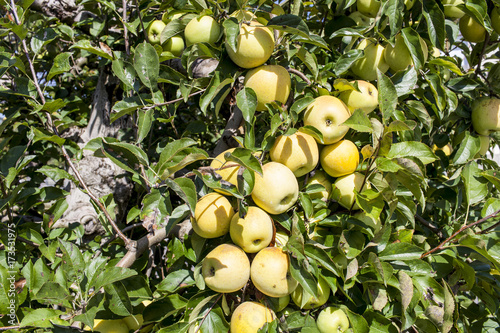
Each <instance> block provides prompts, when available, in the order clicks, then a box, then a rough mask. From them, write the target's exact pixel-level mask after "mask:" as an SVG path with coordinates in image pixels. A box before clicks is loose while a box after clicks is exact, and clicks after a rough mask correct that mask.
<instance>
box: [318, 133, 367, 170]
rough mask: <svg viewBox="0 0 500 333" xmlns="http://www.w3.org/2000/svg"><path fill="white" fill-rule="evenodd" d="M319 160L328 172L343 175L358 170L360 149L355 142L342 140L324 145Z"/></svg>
mask: <svg viewBox="0 0 500 333" xmlns="http://www.w3.org/2000/svg"><path fill="white" fill-rule="evenodd" d="M319 160H320V162H321V167H322V168H323V170H325V172H326V173H327V174H329V175H330V176H332V177H341V176H345V175H348V174H351V173H353V172H354V171H356V168H357V167H358V164H359V150H358V147H356V145H355V144H354V142H352V141H350V140H341V141H339V142H336V143H334V144H332V145H328V146H325V147H323V149H322V150H321V154H320V158H319Z"/></svg>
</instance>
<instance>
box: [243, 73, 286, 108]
mask: <svg viewBox="0 0 500 333" xmlns="http://www.w3.org/2000/svg"><path fill="white" fill-rule="evenodd" d="M243 84H244V85H245V87H247V88H252V89H253V91H254V92H255V95H256V96H257V111H264V110H266V103H271V102H273V101H277V102H279V103H281V104H285V103H286V101H287V99H288V95H290V89H291V87H292V81H291V80H290V74H289V73H288V71H287V70H286V69H285V68H284V67H282V66H280V65H263V66H260V67H257V68H254V69H252V70H250V71H248V73H247V75H246V76H245V81H244V83H243Z"/></svg>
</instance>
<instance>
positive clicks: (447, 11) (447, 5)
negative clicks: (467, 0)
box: [442, 0, 465, 19]
mask: <svg viewBox="0 0 500 333" xmlns="http://www.w3.org/2000/svg"><path fill="white" fill-rule="evenodd" d="M463 3H464V1H463V0H442V4H443V7H444V15H445V16H446V17H449V18H453V19H456V18H461V17H462V16H464V14H465V13H464V12H463V11H462V10H460V9H458V8H457V6H458V5H462V4H463Z"/></svg>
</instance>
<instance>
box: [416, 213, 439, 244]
mask: <svg viewBox="0 0 500 333" xmlns="http://www.w3.org/2000/svg"><path fill="white" fill-rule="evenodd" d="M415 218H416V219H417V220H418V221H419V222H420V223H422V224H423V225H425V226H426V227H427V228H429V229H430V230H431V231H432V232H433V233H435V234H436V236H438V237H439V238H440V239H443V238H444V235H443V232H442V231H441V229H439V228H438V227H436V226H435V225H434V224H432V223H431V222H429V221H427V220H425V219H424V218H423V217H422V216H420V215H418V214H417V215H415Z"/></svg>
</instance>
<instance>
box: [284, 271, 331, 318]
mask: <svg viewBox="0 0 500 333" xmlns="http://www.w3.org/2000/svg"><path fill="white" fill-rule="evenodd" d="M316 287H317V294H318V297H314V296H313V295H311V294H309V293H308V292H307V291H305V290H304V288H302V286H301V285H298V286H297V288H296V289H295V290H294V291H293V293H292V295H291V296H292V300H293V302H294V303H295V304H296V305H297V306H298V307H300V308H301V309H306V310H309V309H315V308H318V307H320V306H322V305H323V304H325V303H326V301H328V297H330V286H329V285H328V283H327V282H326V280H325V279H323V278H321V277H320V278H319V279H318V282H317V284H316ZM302 304H304V305H302Z"/></svg>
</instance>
